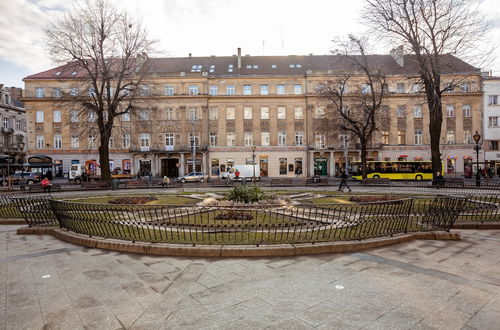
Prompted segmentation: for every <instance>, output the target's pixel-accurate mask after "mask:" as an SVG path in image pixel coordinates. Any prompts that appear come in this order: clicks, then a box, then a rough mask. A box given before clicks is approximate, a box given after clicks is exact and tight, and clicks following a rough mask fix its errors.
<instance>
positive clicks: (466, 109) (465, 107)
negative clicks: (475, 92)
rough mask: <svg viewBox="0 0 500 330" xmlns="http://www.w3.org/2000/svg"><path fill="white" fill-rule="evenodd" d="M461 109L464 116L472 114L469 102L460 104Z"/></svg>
mask: <svg viewBox="0 0 500 330" xmlns="http://www.w3.org/2000/svg"><path fill="white" fill-rule="evenodd" d="M462 110H463V111H464V118H468V117H471V116H472V111H471V107H470V104H464V105H463V106H462Z"/></svg>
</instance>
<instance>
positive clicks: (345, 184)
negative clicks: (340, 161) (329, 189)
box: [339, 171, 352, 192]
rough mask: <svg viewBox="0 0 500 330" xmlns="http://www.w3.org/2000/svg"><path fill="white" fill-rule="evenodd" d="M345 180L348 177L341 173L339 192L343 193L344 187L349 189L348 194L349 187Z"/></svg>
mask: <svg viewBox="0 0 500 330" xmlns="http://www.w3.org/2000/svg"><path fill="white" fill-rule="evenodd" d="M347 179H349V176H348V175H347V174H346V172H345V171H343V172H342V175H341V176H340V185H339V191H342V192H343V191H344V187H346V188H347V189H349V192H351V191H352V190H351V187H349V185H348V184H347Z"/></svg>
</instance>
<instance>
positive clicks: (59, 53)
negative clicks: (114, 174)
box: [46, 0, 154, 180]
mask: <svg viewBox="0 0 500 330" xmlns="http://www.w3.org/2000/svg"><path fill="white" fill-rule="evenodd" d="M46 33H47V37H48V47H49V51H50V54H51V56H52V57H53V59H54V60H55V61H56V62H59V63H63V64H66V63H68V64H67V65H66V71H69V72H76V73H79V72H83V74H75V77H71V75H70V78H74V80H76V81H78V83H77V84H78V85H79V86H81V87H83V89H84V90H85V91H83V92H82V91H81V89H80V93H78V94H76V93H72V94H71V95H70V96H71V97H70V98H66V99H70V102H72V103H73V106H74V108H78V109H80V110H81V112H82V113H83V114H84V116H82V117H87V118H88V117H92V118H95V123H96V126H97V130H98V135H99V138H98V141H99V146H98V149H99V158H100V159H99V162H100V164H101V175H102V179H103V180H110V179H111V173H110V168H109V140H110V137H111V136H112V134H113V132H112V131H113V127H114V124H115V121H116V119H117V118H118V117H120V116H123V115H126V114H130V113H131V112H133V111H134V110H136V109H138V108H139V105H140V102H141V101H140V97H141V96H144V95H142V94H145V91H144V90H143V89H141V83H142V81H143V79H144V77H145V75H146V74H147V72H148V63H149V62H148V57H147V53H148V52H149V51H151V50H152V46H153V44H154V41H153V40H150V39H149V38H148V35H147V31H146V30H145V28H144V27H143V26H142V24H141V22H139V21H137V20H134V19H133V18H131V17H130V16H129V15H128V14H127V12H125V11H123V10H120V9H118V7H117V6H116V5H114V4H112V3H110V2H108V1H107V0H86V1H85V2H83V3H80V2H77V3H76V5H75V7H74V9H73V10H72V11H71V12H69V13H67V14H66V15H65V16H64V18H62V19H61V20H60V21H58V22H56V23H54V24H52V25H51V26H50V27H49V28H48V29H47V31H46ZM62 76H63V75H62ZM87 91H88V92H87Z"/></svg>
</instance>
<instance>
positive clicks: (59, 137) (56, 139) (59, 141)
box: [54, 134, 62, 149]
mask: <svg viewBox="0 0 500 330" xmlns="http://www.w3.org/2000/svg"><path fill="white" fill-rule="evenodd" d="M61 148H62V135H61V134H55V135H54V149H61Z"/></svg>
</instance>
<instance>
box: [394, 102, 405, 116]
mask: <svg viewBox="0 0 500 330" xmlns="http://www.w3.org/2000/svg"><path fill="white" fill-rule="evenodd" d="M396 116H397V117H398V118H405V117H406V107H405V106H404V105H398V107H397V109H396Z"/></svg>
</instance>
